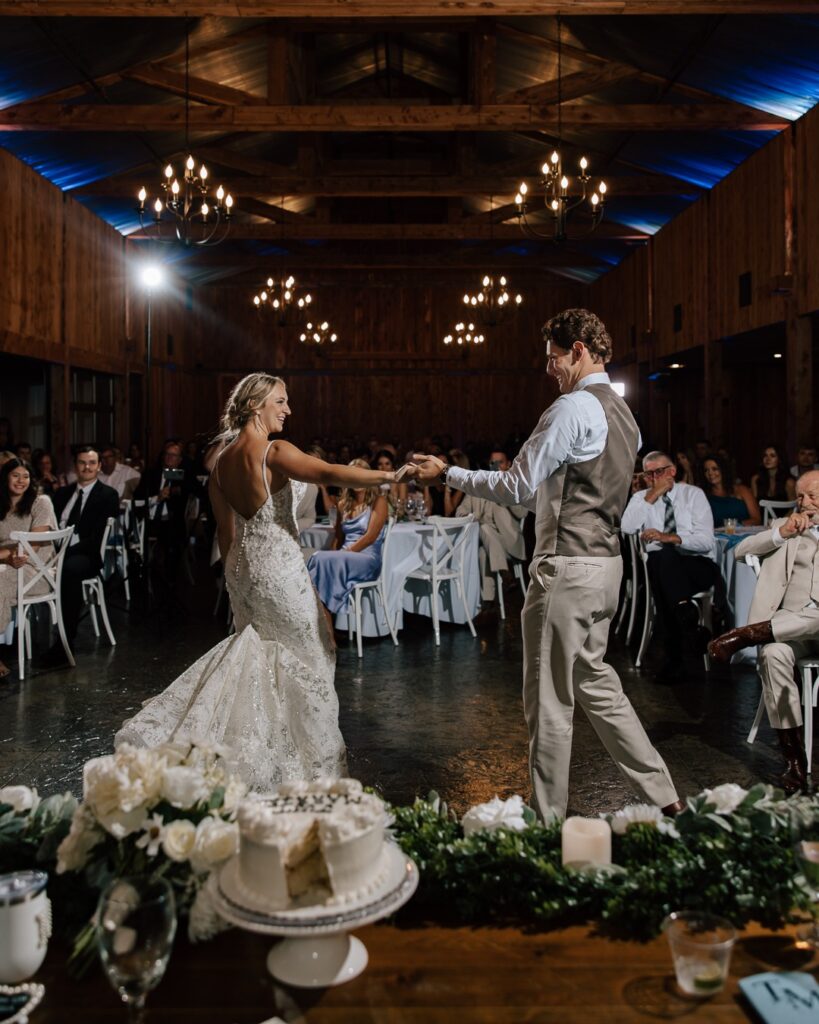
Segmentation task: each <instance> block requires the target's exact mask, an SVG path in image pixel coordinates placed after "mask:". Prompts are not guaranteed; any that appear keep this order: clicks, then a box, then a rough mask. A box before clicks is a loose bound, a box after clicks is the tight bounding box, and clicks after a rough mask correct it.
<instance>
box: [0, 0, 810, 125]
mask: <svg viewBox="0 0 819 1024" xmlns="http://www.w3.org/2000/svg"><path fill="white" fill-rule="evenodd" d="M0 2H1V0H0ZM189 121H190V129H191V131H223V132H228V131H233V132H287V131H296V132H367V131H391V132H395V131H400V132H405V131H416V132H450V131H481V132H505V131H529V130H535V131H544V132H549V131H556V130H557V127H558V119H557V107H556V105H554V104H553V105H550V106H533V105H526V104H511V105H505V104H501V103H496V104H487V105H485V106H458V105H455V104H453V105H451V106H446V105H445V106H432V105H424V106H410V105H407V104H406V103H385V104H377V105H373V104H360V105H344V106H327V105H321V104H315V105H309V106H308V105H305V106H276V107H269V106H252V105H241V106H229V105H221V106H212V107H199V108H195V109H193V110H191V111H190V115H189ZM562 123H563V128H564V129H566V130H570V131H576V130H579V129H584V128H589V129H602V130H605V131H608V132H640V131H651V132H656V131H664V132H667V131H776V130H780V129H782V128H784V127H787V125H788V124H790V122H789V121H788V120H787V119H786V118H782V117H778V116H776V115H773V114H768V113H765V112H762V111H754V110H747V109H739V110H737V109H736V105H735V104H731V103H700V104H695V103H685V104H683V103H668V104H663V103H634V104H575V103H567V104H564V105H563V107H562ZM184 126H185V108H184V106H183V105H182V104H180V105H179V106H175V105H173V106H172V105H171V104H134V105H127V104H117V105H114V104H87V105H84V104H74V105H62V104H57V103H27V104H26V105H25V106H24V107H17V108H14V109H6V110H0V131H68V132H78V131H87V132H100V131H104V132H112V131H120V132H133V131H141V132H151V131H156V132H163V131H178V130H180V129H181V128H184Z"/></svg>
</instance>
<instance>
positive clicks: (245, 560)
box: [116, 445, 346, 791]
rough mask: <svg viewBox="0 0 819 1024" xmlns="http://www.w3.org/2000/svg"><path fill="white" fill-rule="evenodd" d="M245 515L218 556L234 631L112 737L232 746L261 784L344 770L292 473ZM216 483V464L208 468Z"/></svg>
mask: <svg viewBox="0 0 819 1024" xmlns="http://www.w3.org/2000/svg"><path fill="white" fill-rule="evenodd" d="M269 449H270V445H268V446H267V449H266V450H265V457H264V460H263V462H262V467H261V469H262V478H263V480H264V484H265V490H266V491H267V500H266V501H265V503H264V504H263V505H262V506H261V508H259V509H258V510H257V511H256V513H255V514H254V515H253V516H251V517H250V519H244V518H243V517H242V516H241V515H239V513H238V512H236V511H235V510H234V512H233V519H234V524H235V531H234V539H233V543H232V545H231V548H230V550H229V551H228V553H227V557H226V558H225V559H224V571H225V582H226V584H227V589H228V593H229V594H230V602H231V606H232V608H233V618H234V623H235V627H236V633H235V635H233V636H230V637H228V638H227V639H226V640H223V641H222V642H221V643H219V644H217V645H216V647H214V648H212V650H210V651H208V653H207V654H205V655H203V657H201V658H200V659H199V660H198V661H196V662H194V664H193V665H191V666H190V668H188V669H187V671H185V672H184V673H183V674H182V675H181V676H179V678H178V679H176V680H175V681H174V682H173V683H171V685H170V686H169V687H168V689H167V690H165V691H163V692H162V693H160V694H159V695H158V696H157V697H154V698H153V700H151V701H149V702H147V703H146V704H145V705H144V706H143V708H142V709H141V710H140V711H139V712H138V714H137V715H135V717H134V718H132V719H130V720H129V721H127V722H125V723H123V727H122V729H121V730H120V731H119V732H118V733H117V737H116V743H117V745H119V744H120V743H132V744H135V745H137V746H154V745H155V744H158V743H164V742H166V741H168V740H170V739H174V738H182V737H183V736H184V737H185V738H187V739H193V740H199V741H206V742H209V743H219V744H225V745H227V746H229V747H230V748H231V750H232V752H233V755H234V757H235V758H236V759H237V764H238V770H239V771H240V773H241V775H242V777H243V778H244V781H245V782H246V783H247V784H248V785H249V786H250V787H251V788H252V789H255V790H258V791H265V790H268V789H270V788H271V787H272V786H273V785H275V784H277V783H279V782H282V781H284V780H289V779H314V778H318V777H320V776H338V775H345V774H346V757H345V750H344V741H343V740H342V738H341V733H340V731H339V727H338V697H337V696H336V691H335V686H334V676H335V652H334V646H333V641H332V637H331V635H330V629H329V626H328V624H327V620H326V618H325V616H324V613H323V611H322V608H321V605H320V603H319V600H318V595H317V594H316V591H315V588H314V587H313V584H312V582H311V580H310V577H309V575H308V573H307V568H306V566H305V563H304V556H303V555H302V552H301V548H300V547H299V535H298V532H297V530H296V524H295V519H294V508H295V506H296V503H297V500H298V497H299V496H300V495H299V493H298V491H299V488H301V487H303V486H304V485H303V484H296V485H294V484H292V483H291V482H290V481H288V482H287V483H286V484H285V485H284V487H282V488H281V490H279V491H277V492H276V493H275V494H271V493H270V487H269V485H268V483H267V472H266V470H265V465H266V462H267V452H268V450H269ZM214 472H215V473H216V474H217V476H216V479H217V481H218V479H219V478H218V462H217V465H216V467H215V469H214Z"/></svg>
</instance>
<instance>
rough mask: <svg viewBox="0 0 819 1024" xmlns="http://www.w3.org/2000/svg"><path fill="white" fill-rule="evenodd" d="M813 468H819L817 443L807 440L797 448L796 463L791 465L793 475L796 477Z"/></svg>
mask: <svg viewBox="0 0 819 1024" xmlns="http://www.w3.org/2000/svg"><path fill="white" fill-rule="evenodd" d="M811 469H819V462H817V461H816V445H815V444H810V442H808V441H805V442H804V443H803V444H800V445H799V447H798V448H797V450H796V465H795V466H791V476H792V477H794V478H796V477H798V476H801V474H802V473H807V472H808V470H811Z"/></svg>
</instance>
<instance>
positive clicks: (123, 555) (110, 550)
mask: <svg viewBox="0 0 819 1024" xmlns="http://www.w3.org/2000/svg"><path fill="white" fill-rule="evenodd" d="M130 532H131V501H130V500H128V499H126V500H124V501H121V502H120V508H119V516H118V517H117V519H116V520H115V522H114V526H113V527H112V529H111V530H110V532H109V534H108V543H107V546H106V548H105V551H104V556H103V561H102V566H103V570H102V571H103V576H104V577H105V579H109V578H110V576H111V575H112V573H113V572H118V573H119V574H120V576H121V577H122V585H123V587H124V588H125V601H126V603H127V604H130V603H131V584H130V582H129V580H128V571H129V570H128V538H129V536H130Z"/></svg>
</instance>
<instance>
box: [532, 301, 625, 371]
mask: <svg viewBox="0 0 819 1024" xmlns="http://www.w3.org/2000/svg"><path fill="white" fill-rule="evenodd" d="M543 340H544V341H551V342H553V343H554V344H555V345H557V346H559V347H560V348H564V349H570V348H571V347H572V345H573V344H574V342H576V341H582V342H583V344H584V345H585V346H586V348H587V349H588V350H589V352H590V353H591V355H592V358H593V359H594V361H595V362H596V363H607V362H609V360H610V359H611V356H612V349H613V346H612V343H611V337H610V336H609V332H608V331H607V330H606V326H605V324H604V323H603V321H602V320H601V319H600V317H599V316H597V314H596V313H592V312H591V311H590V310H588V309H564V310H563V312H562V313H558V314H557V316H553V317H552V319H551V320H547V321H546V323H545V324H544V325H543Z"/></svg>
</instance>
